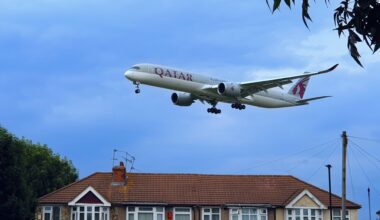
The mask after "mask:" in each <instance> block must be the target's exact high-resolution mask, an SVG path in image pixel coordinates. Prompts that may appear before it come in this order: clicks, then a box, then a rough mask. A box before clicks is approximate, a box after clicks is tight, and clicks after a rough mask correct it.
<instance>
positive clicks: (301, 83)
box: [288, 76, 310, 99]
mask: <svg viewBox="0 0 380 220" xmlns="http://www.w3.org/2000/svg"><path fill="white" fill-rule="evenodd" d="M309 80H310V77H309V76H307V77H303V78H300V79H299V80H298V81H297V82H296V83H295V84H294V85H293V86H292V87H291V88H290V89H289V92H288V93H289V94H292V95H294V96H296V97H298V98H300V99H302V98H303V96H304V94H305V91H306V87H307V84H308V83H309Z"/></svg>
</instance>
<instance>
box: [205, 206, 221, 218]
mask: <svg viewBox="0 0 380 220" xmlns="http://www.w3.org/2000/svg"><path fill="white" fill-rule="evenodd" d="M202 212H203V215H202V217H203V218H202V220H220V208H203V209H202Z"/></svg>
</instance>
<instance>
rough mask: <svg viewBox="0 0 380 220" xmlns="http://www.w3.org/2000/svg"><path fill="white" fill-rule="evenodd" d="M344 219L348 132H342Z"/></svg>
mask: <svg viewBox="0 0 380 220" xmlns="http://www.w3.org/2000/svg"><path fill="white" fill-rule="evenodd" d="M342 147H343V155H342V220H346V159H347V134H346V131H343V133H342Z"/></svg>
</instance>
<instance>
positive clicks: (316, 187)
mask: <svg viewBox="0 0 380 220" xmlns="http://www.w3.org/2000/svg"><path fill="white" fill-rule="evenodd" d="M291 177H293V178H294V179H295V180H297V181H300V182H302V183H304V184H306V185H308V186H311V187H312V188H315V189H318V190H321V191H323V192H325V193H328V194H329V192H328V191H327V190H324V189H322V188H320V187H318V186H314V185H313V184H311V183H308V182H306V181H304V180H302V179H299V178H298V177H295V176H291ZM331 195H332V196H335V197H337V198H338V199H340V200H341V199H342V198H341V197H340V196H338V195H336V194H335V193H332V192H331ZM346 202H350V203H352V204H353V205H356V206H359V207H361V205H359V204H357V203H355V202H353V201H351V200H348V199H347V200H346Z"/></svg>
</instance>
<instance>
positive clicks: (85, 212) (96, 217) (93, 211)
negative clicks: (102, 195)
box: [53, 205, 109, 220]
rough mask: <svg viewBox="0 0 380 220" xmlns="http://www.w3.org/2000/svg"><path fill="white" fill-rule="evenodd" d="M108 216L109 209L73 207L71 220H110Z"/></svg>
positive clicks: (86, 206) (95, 206) (87, 206)
mask: <svg viewBox="0 0 380 220" xmlns="http://www.w3.org/2000/svg"><path fill="white" fill-rule="evenodd" d="M108 216H109V208H108V207H103V206H97V205H83V206H73V207H71V220H108V219H109V218H108ZM53 220H54V219H53Z"/></svg>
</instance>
